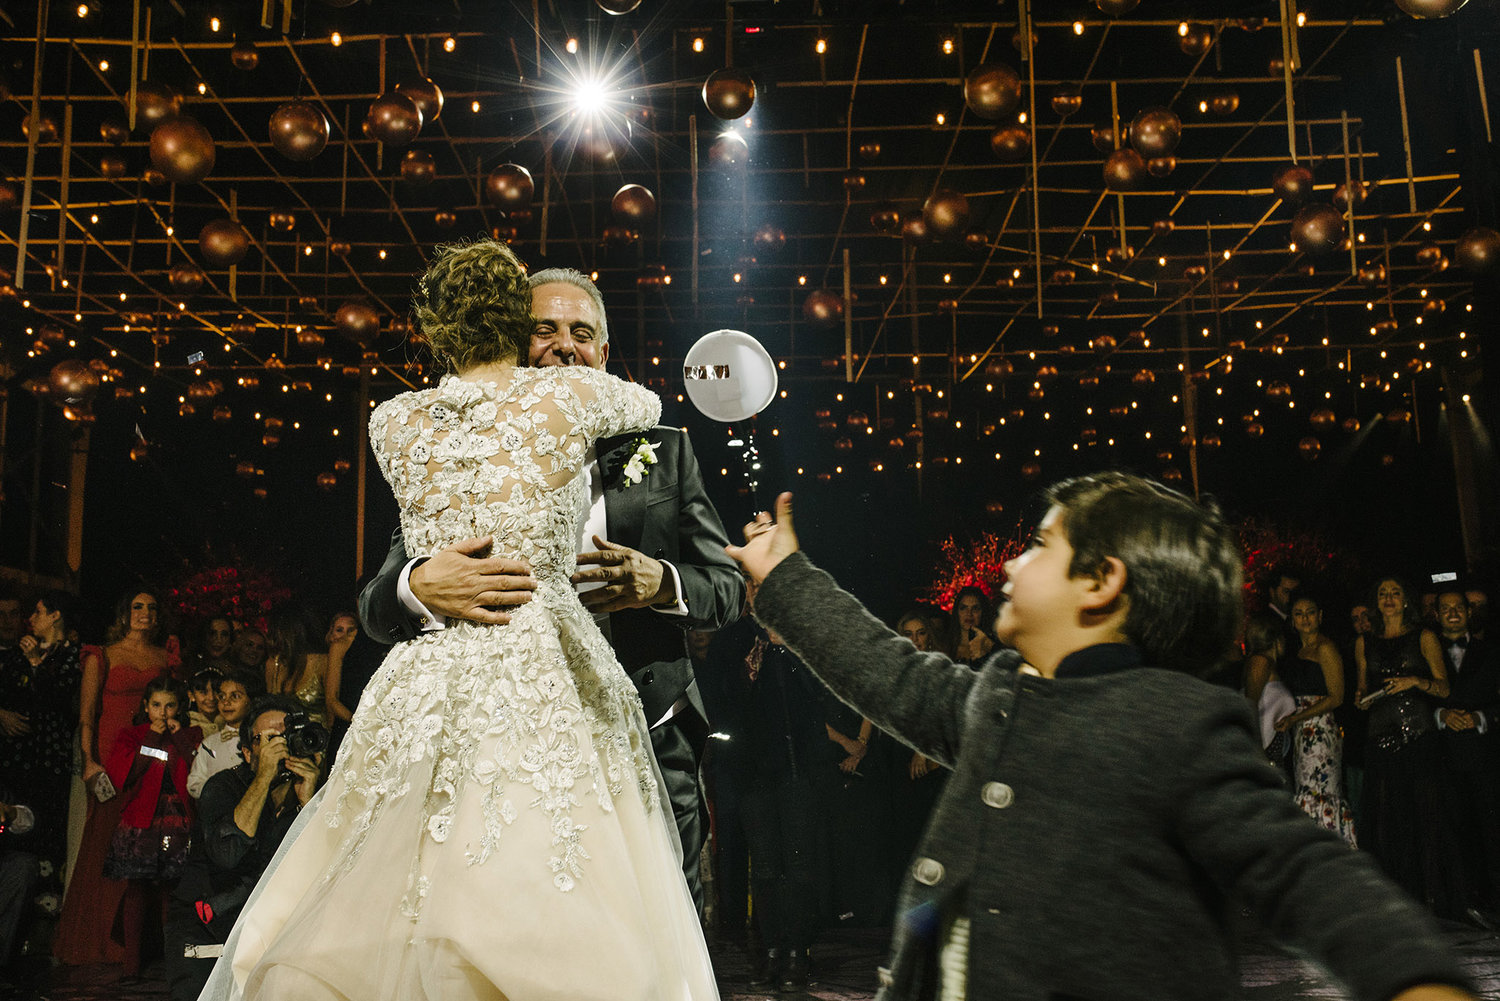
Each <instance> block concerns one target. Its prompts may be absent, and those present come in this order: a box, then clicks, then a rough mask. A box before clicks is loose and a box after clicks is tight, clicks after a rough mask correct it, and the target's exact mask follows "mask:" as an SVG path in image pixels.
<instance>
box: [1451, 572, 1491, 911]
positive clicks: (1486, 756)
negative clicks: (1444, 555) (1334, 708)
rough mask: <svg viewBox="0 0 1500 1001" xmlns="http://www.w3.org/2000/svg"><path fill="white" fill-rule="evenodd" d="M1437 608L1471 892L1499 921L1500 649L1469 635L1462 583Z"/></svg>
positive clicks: (1453, 776) (1455, 783) (1453, 770)
mask: <svg viewBox="0 0 1500 1001" xmlns="http://www.w3.org/2000/svg"><path fill="white" fill-rule="evenodd" d="M1436 612H1437V620H1438V628H1439V630H1440V632H1441V635H1440V636H1439V638H1438V643H1439V644H1440V645H1441V646H1442V648H1443V661H1444V666H1445V667H1447V669H1448V685H1449V689H1448V697H1447V698H1446V699H1444V700H1443V702H1442V705H1441V707H1440V708H1439V709H1437V710H1436V716H1437V722H1438V727H1439V729H1440V730H1442V736H1443V750H1444V752H1445V758H1446V761H1447V766H1448V775H1449V779H1450V781H1451V782H1452V787H1453V790H1454V792H1455V793H1456V794H1457V796H1456V800H1457V801H1456V803H1455V804H1454V805H1455V807H1456V808H1457V818H1458V819H1459V821H1460V825H1461V826H1460V830H1459V832H1458V833H1459V835H1460V838H1461V841H1462V843H1463V847H1464V854H1465V859H1464V863H1465V868H1466V869H1467V870H1468V871H1467V873H1466V875H1467V876H1468V878H1469V892H1470V895H1471V897H1472V898H1473V899H1474V901H1476V902H1477V903H1478V904H1479V905H1480V907H1481V908H1483V909H1484V910H1486V911H1489V912H1490V914H1489V915H1488V916H1487V919H1488V920H1493V915H1494V910H1495V908H1496V906H1497V905H1500V790H1497V788H1496V781H1495V773H1496V771H1497V769H1500V745H1497V744H1496V739H1497V738H1496V733H1495V728H1496V727H1497V726H1500V649H1496V648H1495V647H1493V646H1492V645H1491V644H1489V643H1488V642H1486V641H1485V640H1482V639H1476V638H1475V637H1474V636H1473V635H1472V634H1471V633H1470V631H1469V601H1468V598H1466V597H1465V596H1464V592H1463V591H1462V590H1460V589H1458V588H1457V587H1453V588H1449V589H1447V590H1444V591H1439V592H1438V594H1437V603H1436Z"/></svg>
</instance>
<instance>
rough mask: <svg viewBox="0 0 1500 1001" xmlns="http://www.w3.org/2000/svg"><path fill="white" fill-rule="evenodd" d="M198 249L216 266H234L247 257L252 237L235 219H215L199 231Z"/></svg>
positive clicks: (205, 258)
mask: <svg viewBox="0 0 1500 1001" xmlns="http://www.w3.org/2000/svg"><path fill="white" fill-rule="evenodd" d="M198 249H199V250H200V251H202V252H203V258H204V260H206V261H208V263H210V264H212V265H213V266H214V267H216V268H227V267H232V266H233V265H236V264H238V263H240V261H243V260H244V259H245V254H246V253H247V252H248V251H249V250H250V237H249V236H248V235H247V234H246V233H245V230H244V228H243V227H241V226H240V224H239V223H237V222H235V221H234V220H233V219H214V220H213V221H211V222H209V223H207V224H205V225H204V227H203V228H202V229H201V230H199V231H198Z"/></svg>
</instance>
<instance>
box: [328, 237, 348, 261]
mask: <svg viewBox="0 0 1500 1001" xmlns="http://www.w3.org/2000/svg"><path fill="white" fill-rule="evenodd" d="M353 249H354V247H353V246H352V245H351V244H350V243H349V241H348V240H330V241H329V242H328V252H329V253H330V254H332V255H333V256H334V257H348V256H349V252H350V251H352V250H353Z"/></svg>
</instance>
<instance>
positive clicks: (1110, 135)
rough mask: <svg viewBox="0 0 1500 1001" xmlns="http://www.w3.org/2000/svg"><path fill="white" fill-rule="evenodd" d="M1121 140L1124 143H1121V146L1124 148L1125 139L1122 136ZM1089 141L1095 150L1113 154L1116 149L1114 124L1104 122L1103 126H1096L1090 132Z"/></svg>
mask: <svg viewBox="0 0 1500 1001" xmlns="http://www.w3.org/2000/svg"><path fill="white" fill-rule="evenodd" d="M1120 138H1121V140H1122V141H1121V142H1120V143H1119V145H1121V146H1123V145H1124V142H1123V140H1124V138H1125V137H1124V136H1121V137H1120ZM1089 141H1090V142H1092V143H1093V144H1094V148H1095V149H1096V150H1098V151H1099V152H1101V153H1113V152H1114V151H1115V148H1116V143H1115V127H1114V124H1113V123H1111V122H1104V123H1102V124H1099V125H1095V126H1094V127H1093V128H1092V129H1090V130H1089Z"/></svg>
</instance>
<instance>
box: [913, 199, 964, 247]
mask: <svg viewBox="0 0 1500 1001" xmlns="http://www.w3.org/2000/svg"><path fill="white" fill-rule="evenodd" d="M922 221H923V222H925V223H926V224H927V232H928V234H929V235H930V236H931V237H932V238H933V239H935V240H954V239H958V238H960V237H962V236H963V232H964V230H965V229H967V228H968V226H969V200H968V199H967V198H965V197H964V196H963V195H962V194H961V193H959V192H957V191H954V190H952V189H950V188H940V189H938V190H937V191H934V192H933V193H932V196H931V197H930V198H928V199H927V201H925V202H923V203H922Z"/></svg>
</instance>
